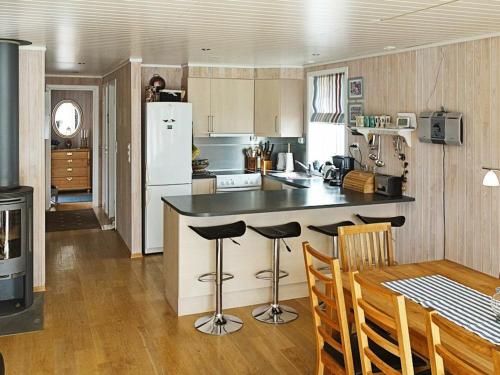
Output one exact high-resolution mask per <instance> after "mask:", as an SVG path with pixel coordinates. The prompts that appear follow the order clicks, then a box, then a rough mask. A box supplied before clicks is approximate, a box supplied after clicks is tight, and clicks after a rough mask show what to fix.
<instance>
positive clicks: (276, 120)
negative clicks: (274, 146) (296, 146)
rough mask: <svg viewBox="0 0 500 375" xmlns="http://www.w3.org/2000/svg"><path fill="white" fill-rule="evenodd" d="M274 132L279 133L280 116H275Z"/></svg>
mask: <svg viewBox="0 0 500 375" xmlns="http://www.w3.org/2000/svg"><path fill="white" fill-rule="evenodd" d="M274 132H275V133H276V134H278V116H277V115H276V116H274Z"/></svg>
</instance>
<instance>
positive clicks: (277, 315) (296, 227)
mask: <svg viewBox="0 0 500 375" xmlns="http://www.w3.org/2000/svg"><path fill="white" fill-rule="evenodd" d="M248 228H250V229H252V230H253V231H255V232H257V233H259V234H260V235H262V236H264V237H266V238H269V239H270V240H273V257H272V261H271V269H270V270H264V271H260V272H257V273H256V274H255V277H256V278H257V279H262V280H272V283H271V286H272V298H273V300H272V302H271V304H268V305H264V306H260V307H257V308H256V309H254V310H253V311H252V316H253V317H254V318H255V319H257V320H258V321H260V322H264V323H270V324H283V323H288V322H291V321H293V320H295V319H297V318H298V317H299V314H298V313H297V311H295V309H293V308H291V307H289V306H285V305H280V303H279V281H280V279H282V278H284V277H287V276H288V275H289V274H288V272H286V271H283V270H280V241H283V243H284V244H285V246H286V249H287V250H288V251H289V252H291V251H292V249H290V247H289V246H288V245H287V243H286V242H285V240H284V239H285V238H292V237H299V236H300V233H301V228H300V224H299V223H297V222H291V223H287V224H283V225H273V226H269V227H252V226H250V225H249V226H248ZM268 275H269V276H268Z"/></svg>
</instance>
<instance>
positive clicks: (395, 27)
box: [0, 0, 500, 74]
mask: <svg viewBox="0 0 500 375" xmlns="http://www.w3.org/2000/svg"><path fill="white" fill-rule="evenodd" d="M496 32H500V0H451V1H450V0H448V1H446V0H109V1H104V0H16V1H1V0H0V38H20V39H27V40H30V41H32V42H33V43H34V44H36V45H46V46H47V63H46V65H47V72H48V73H81V74H103V73H105V72H106V71H108V70H109V69H110V68H112V67H114V66H115V65H116V64H118V63H120V62H121V61H123V60H124V59H127V58H128V57H142V58H143V62H144V63H153V64H175V65H178V64H185V63H192V64H222V65H247V66H278V65H281V66H297V65H303V64H307V63H310V62H311V61H314V62H323V61H332V60H339V59H344V58H351V57H356V56H361V55H367V54H373V53H381V52H384V47H386V46H395V47H397V48H398V49H402V48H407V47H411V46H415V45H423V44H429V43H436V42H442V41H447V40H454V39H458V38H468V37H473V36H477V35H483V34H489V33H496ZM202 48H210V49H211V50H210V51H205V52H204V51H202ZM313 54H314V56H313ZM316 54H319V56H317V55H316ZM78 63H84V64H78Z"/></svg>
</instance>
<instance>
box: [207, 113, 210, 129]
mask: <svg viewBox="0 0 500 375" xmlns="http://www.w3.org/2000/svg"><path fill="white" fill-rule="evenodd" d="M207 117H208V132H209V133H210V129H211V127H210V115H208V116H207Z"/></svg>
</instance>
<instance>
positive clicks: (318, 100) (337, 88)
mask: <svg viewBox="0 0 500 375" xmlns="http://www.w3.org/2000/svg"><path fill="white" fill-rule="evenodd" d="M343 93H344V73H336V74H328V75H324V76H316V77H314V81H313V100H312V106H313V114H312V116H311V122H326V123H332V124H339V125H343V124H344V108H343V97H342V96H343Z"/></svg>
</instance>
